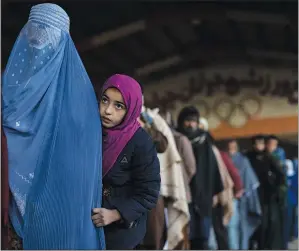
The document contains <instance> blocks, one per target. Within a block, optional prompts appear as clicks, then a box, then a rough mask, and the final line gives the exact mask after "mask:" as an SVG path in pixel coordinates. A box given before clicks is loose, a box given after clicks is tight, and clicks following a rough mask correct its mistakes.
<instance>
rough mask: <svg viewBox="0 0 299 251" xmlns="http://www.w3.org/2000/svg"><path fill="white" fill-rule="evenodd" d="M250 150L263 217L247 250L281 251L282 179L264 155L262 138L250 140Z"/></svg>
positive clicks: (272, 161)
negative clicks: (272, 250)
mask: <svg viewBox="0 0 299 251" xmlns="http://www.w3.org/2000/svg"><path fill="white" fill-rule="evenodd" d="M252 146H253V147H252V150H251V151H249V152H248V153H247V157H248V159H249V161H250V163H251V166H252V168H253V170H254V171H255V173H256V175H257V177H258V179H259V182H260V187H259V188H258V194H259V199H260V203H261V207H262V213H263V216H262V224H261V226H260V227H259V228H258V229H257V230H256V232H255V234H254V235H253V237H252V239H251V249H260V250H263V249H281V248H282V246H283V239H282V233H281V229H282V227H283V226H282V222H281V207H282V206H283V205H284V201H285V198H284V196H283V194H282V193H281V189H282V187H283V186H285V185H286V184H285V175H284V172H283V170H282V168H281V167H280V165H279V163H278V161H277V160H276V159H275V158H274V157H273V156H272V155H271V154H269V153H268V152H266V151H265V137H264V136H263V135H257V136H255V137H253V138H252Z"/></svg>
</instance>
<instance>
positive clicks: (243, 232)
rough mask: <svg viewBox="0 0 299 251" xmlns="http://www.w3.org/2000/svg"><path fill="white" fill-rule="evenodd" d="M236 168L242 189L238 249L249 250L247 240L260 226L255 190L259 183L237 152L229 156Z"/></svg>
mask: <svg viewBox="0 0 299 251" xmlns="http://www.w3.org/2000/svg"><path fill="white" fill-rule="evenodd" d="M231 157H232V160H233V162H234V164H235V166H236V167H237V168H238V170H239V173H240V176H241V180H242V182H243V187H244V195H243V196H242V197H241V199H240V200H239V203H238V205H239V208H238V210H239V217H240V222H239V223H240V225H239V231H240V232H239V238H240V242H239V249H242V250H248V249H249V239H250V237H251V236H252V235H253V233H254V231H255V230H256V229H257V227H258V226H259V225H260V224H261V216H262V209H261V205H260V201H259V197H258V191H257V188H258V187H259V185H260V184H259V181H258V178H257V177H256V175H255V173H254V171H253V169H252V167H251V165H250V162H249V160H248V159H247V158H246V157H245V156H244V155H243V154H241V153H239V152H237V153H235V154H234V155H232V156H231Z"/></svg>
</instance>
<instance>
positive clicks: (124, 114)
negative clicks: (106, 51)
mask: <svg viewBox="0 0 299 251" xmlns="http://www.w3.org/2000/svg"><path fill="white" fill-rule="evenodd" d="M141 107H142V93H141V87H140V85H139V84H138V83H137V82H136V80H134V79H133V78H131V77H129V76H126V75H120V74H116V75H113V76H112V77H110V78H109V79H108V80H107V81H106V83H105V84H104V86H103V89H102V93H101V97H100V114H101V119H102V126H103V132H104V136H103V141H104V142H103V203H102V208H95V209H94V210H93V216H92V220H93V222H94V224H95V225H96V226H97V227H101V226H104V229H105V240H106V248H107V249H135V248H136V246H137V245H138V244H139V243H140V242H141V241H142V239H143V238H144V235H145V232H146V220H147V213H148V212H149V211H150V210H151V209H152V208H154V207H155V205H156V202H157V199H158V195H159V191H160V165H159V160H158V157H157V153H156V150H155V146H154V144H153V142H152V139H151V137H150V136H149V135H148V134H147V133H146V132H145V131H144V130H143V129H142V128H141V126H140V124H139V122H138V118H139V116H140V113H141Z"/></svg>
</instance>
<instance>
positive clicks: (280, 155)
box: [266, 135, 288, 249]
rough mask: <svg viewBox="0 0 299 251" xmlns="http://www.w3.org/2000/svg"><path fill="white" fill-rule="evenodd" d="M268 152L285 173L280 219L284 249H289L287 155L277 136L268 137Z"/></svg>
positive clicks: (280, 190)
mask: <svg viewBox="0 0 299 251" xmlns="http://www.w3.org/2000/svg"><path fill="white" fill-rule="evenodd" d="M266 151H267V152H268V154H270V155H272V156H273V157H274V159H276V162H277V165H278V166H279V167H280V168H281V171H282V172H283V173H284V180H285V181H284V183H285V185H281V186H280V187H279V193H280V195H279V197H280V200H281V201H282V202H281V207H280V218H281V222H282V223H281V224H282V229H281V234H282V236H283V243H282V247H281V248H282V249H287V248H288V237H287V232H288V231H287V218H288V217H287V215H288V209H287V203H288V200H287V170H286V165H285V161H286V155H285V151H284V149H283V148H282V147H280V146H279V140H278V137H276V136H275V135H269V136H267V137H266Z"/></svg>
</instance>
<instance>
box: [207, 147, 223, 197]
mask: <svg viewBox="0 0 299 251" xmlns="http://www.w3.org/2000/svg"><path fill="white" fill-rule="evenodd" d="M210 151H211V154H212V160H213V161H212V164H213V165H214V182H213V183H214V186H213V193H212V195H213V196H214V195H216V194H219V193H220V192H222V191H223V189H224V186H223V183H222V179H221V174H220V171H219V166H218V164H217V159H216V156H215V154H214V153H213V151H212V148H211V150H210Z"/></svg>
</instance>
